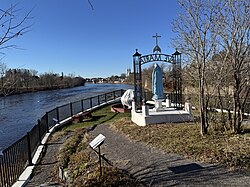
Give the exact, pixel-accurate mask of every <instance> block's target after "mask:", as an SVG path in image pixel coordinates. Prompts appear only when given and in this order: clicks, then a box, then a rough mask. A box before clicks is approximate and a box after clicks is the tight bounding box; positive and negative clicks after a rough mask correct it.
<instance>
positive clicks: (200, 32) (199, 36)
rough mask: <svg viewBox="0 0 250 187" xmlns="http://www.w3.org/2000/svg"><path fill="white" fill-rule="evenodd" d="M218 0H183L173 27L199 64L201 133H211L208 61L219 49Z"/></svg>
mask: <svg viewBox="0 0 250 187" xmlns="http://www.w3.org/2000/svg"><path fill="white" fill-rule="evenodd" d="M219 3H220V2H218V1H216V0H208V1H204V0H196V1H193V0H179V4H180V6H181V8H182V11H181V13H180V15H179V18H178V19H177V20H174V22H173V28H174V29H173V30H174V31H175V32H177V33H178V37H177V39H176V40H177V43H178V47H179V48H180V49H181V50H182V52H183V53H184V55H185V56H186V58H187V60H188V61H190V62H192V63H193V65H194V66H195V68H196V71H197V75H198V80H199V105H200V118H201V130H200V132H201V134H202V135H204V134H207V132H208V123H207V120H206V116H207V102H206V95H205V93H206V91H205V85H206V78H205V74H206V64H207V62H208V61H209V60H210V59H211V56H212V55H213V54H214V53H215V51H216V48H215V43H216V40H217V37H216V35H215V34H214V32H213V28H214V25H215V24H216V17H217V12H216V8H217V6H218V4H219Z"/></svg>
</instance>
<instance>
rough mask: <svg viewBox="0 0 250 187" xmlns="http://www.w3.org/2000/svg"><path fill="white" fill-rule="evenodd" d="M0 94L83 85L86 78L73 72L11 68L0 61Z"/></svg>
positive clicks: (6, 94)
mask: <svg viewBox="0 0 250 187" xmlns="http://www.w3.org/2000/svg"><path fill="white" fill-rule="evenodd" d="M0 81H1V82H0V96H8V95H11V94H18V93H25V92H35V91H42V90H51V89H62V88H70V87H75V86H82V85H84V84H85V79H84V78H82V77H79V76H75V75H73V74H69V75H63V73H62V74H61V75H60V74H57V73H42V74H38V71H36V70H29V69H9V68H7V66H6V65H5V64H4V63H0Z"/></svg>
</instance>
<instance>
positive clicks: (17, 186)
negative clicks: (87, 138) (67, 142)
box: [12, 97, 121, 187]
mask: <svg viewBox="0 0 250 187" xmlns="http://www.w3.org/2000/svg"><path fill="white" fill-rule="evenodd" d="M120 99H121V97H118V98H116V99H114V100H111V101H107V102H106V103H102V104H100V105H98V106H95V107H92V108H89V109H87V110H85V111H92V110H96V109H98V108H100V107H102V106H105V105H109V104H113V103H116V102H118V101H120ZM81 113H82V112H80V113H78V114H81ZM71 120H72V117H69V118H66V119H64V120H62V121H60V122H59V123H57V124H56V125H54V126H53V127H52V128H51V129H50V130H49V132H48V133H46V134H45V136H44V138H43V139H42V141H41V145H40V146H38V148H37V150H36V152H35V155H34V157H33V158H32V163H33V164H34V165H35V164H37V163H38V161H39V158H40V156H41V154H42V153H43V151H44V149H45V144H46V142H47V140H48V138H49V137H50V135H51V134H52V133H53V132H54V131H55V130H56V129H58V128H60V127H62V126H64V125H66V124H67V123H69V122H71ZM34 165H33V166H28V167H26V169H25V170H24V171H23V173H22V174H21V175H20V176H19V178H18V181H17V182H15V183H14V184H13V185H12V187H24V186H25V185H26V184H27V183H28V182H29V180H30V176H31V174H32V172H33V169H34V168H35V166H34Z"/></svg>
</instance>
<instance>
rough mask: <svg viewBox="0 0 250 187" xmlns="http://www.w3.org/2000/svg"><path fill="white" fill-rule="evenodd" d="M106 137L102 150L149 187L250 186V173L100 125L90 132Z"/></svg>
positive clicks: (92, 136)
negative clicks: (191, 157) (155, 145)
mask: <svg viewBox="0 0 250 187" xmlns="http://www.w3.org/2000/svg"><path fill="white" fill-rule="evenodd" d="M99 133H101V134H103V135H104V136H106V140H105V142H104V144H103V145H102V146H101V152H102V154H103V153H104V154H105V156H106V158H108V159H109V160H110V161H112V162H113V163H114V164H115V165H116V166H117V167H118V168H120V169H125V170H127V171H128V172H130V173H131V174H132V175H133V176H134V177H136V178H137V179H139V180H140V181H142V182H143V183H144V184H146V185H148V186H250V175H243V174H238V173H234V172H230V171H228V170H227V169H226V168H224V167H221V166H219V165H212V164H204V163H199V162H196V161H192V160H188V159H185V158H183V157H181V156H179V155H176V154H165V153H164V152H162V151H160V150H158V149H155V148H152V147H150V146H147V145H146V144H144V143H141V142H135V141H130V140H128V139H127V138H126V137H125V136H123V135H121V134H119V133H117V132H115V131H113V130H112V129H110V128H108V125H99V126H97V127H96V128H95V130H94V131H92V132H91V133H90V135H91V138H92V139H93V138H94V137H95V136H97V135H98V134H99Z"/></svg>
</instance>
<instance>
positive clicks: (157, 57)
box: [140, 54, 174, 65]
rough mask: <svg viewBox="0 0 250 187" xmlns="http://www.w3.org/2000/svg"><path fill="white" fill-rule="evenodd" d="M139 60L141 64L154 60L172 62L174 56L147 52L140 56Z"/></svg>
mask: <svg viewBox="0 0 250 187" xmlns="http://www.w3.org/2000/svg"><path fill="white" fill-rule="evenodd" d="M140 60H141V65H143V64H146V63H148V62H155V61H161V62H168V63H173V62H174V57H173V56H172V55H166V54H149V55H144V56H141V57H140Z"/></svg>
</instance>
